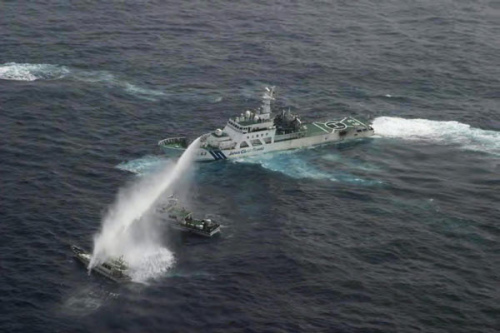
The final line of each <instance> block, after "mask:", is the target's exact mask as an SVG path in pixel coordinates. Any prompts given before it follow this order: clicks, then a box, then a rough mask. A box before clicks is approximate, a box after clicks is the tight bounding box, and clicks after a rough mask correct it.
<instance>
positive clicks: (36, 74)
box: [0, 62, 70, 81]
mask: <svg viewBox="0 0 500 333" xmlns="http://www.w3.org/2000/svg"><path fill="white" fill-rule="evenodd" d="M69 73H70V70H69V69H68V68H67V67H65V66H59V65H50V64H17V63H15V62H9V63H6V64H1V65H0V79H2V80H12V81H35V80H57V79H61V78H64V77H66V76H67V75H68V74H69Z"/></svg>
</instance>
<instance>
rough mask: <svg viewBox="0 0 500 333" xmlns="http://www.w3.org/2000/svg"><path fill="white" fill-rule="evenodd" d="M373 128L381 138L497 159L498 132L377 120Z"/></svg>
mask: <svg viewBox="0 0 500 333" xmlns="http://www.w3.org/2000/svg"><path fill="white" fill-rule="evenodd" d="M373 127H374V128H375V134H376V135H379V136H381V137H386V138H397V139H403V140H409V141H428V142H437V143H442V144H454V145H458V146H460V147H461V148H462V149H466V150H473V151H480V152H484V153H489V154H494V155H500V132H496V131H488V130H482V129H479V128H474V127H471V126H470V125H467V124H463V123H459V122H457V121H436V120H427V119H405V118H398V117H379V118H376V119H375V120H374V121H373Z"/></svg>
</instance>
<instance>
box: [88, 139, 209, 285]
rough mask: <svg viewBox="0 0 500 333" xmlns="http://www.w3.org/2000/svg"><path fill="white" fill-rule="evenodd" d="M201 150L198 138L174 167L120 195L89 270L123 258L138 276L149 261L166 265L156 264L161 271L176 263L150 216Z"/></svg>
mask: <svg viewBox="0 0 500 333" xmlns="http://www.w3.org/2000/svg"><path fill="white" fill-rule="evenodd" d="M198 147H199V139H196V140H195V141H194V142H193V143H192V144H191V145H190V146H189V147H188V148H187V149H186V151H185V152H184V153H183V154H182V156H181V157H180V159H179V160H178V161H177V163H176V164H175V165H174V166H171V165H169V166H167V167H166V168H165V169H163V170H161V171H160V172H158V173H156V174H153V175H150V176H148V177H144V178H141V179H139V180H138V182H137V183H135V184H133V185H132V186H131V187H128V188H125V189H123V190H121V191H120V192H119V194H118V197H117V200H116V201H115V203H114V204H113V206H112V207H111V208H110V210H109V211H108V214H107V215H106V217H105V218H104V220H103V223H102V229H101V231H100V233H99V234H97V235H96V236H95V238H94V251H93V254H92V259H91V261H90V263H89V269H90V268H92V267H95V266H96V265H98V264H100V263H102V262H104V261H106V260H107V259H109V258H114V257H120V256H123V257H124V259H125V260H126V261H127V263H128V264H129V267H130V268H131V270H133V271H134V270H135V271H136V272H137V274H139V275H141V274H142V273H144V272H142V273H140V272H138V271H141V268H144V265H145V264H146V263H147V262H153V263H156V264H158V263H160V264H162V265H163V266H162V265H156V266H158V267H159V270H160V271H162V270H163V269H164V268H165V265H167V266H170V265H171V264H172V263H173V254H172V253H171V252H170V251H168V250H167V249H165V248H162V247H161V240H160V239H158V235H159V233H158V230H157V227H156V226H155V223H154V221H152V219H151V216H150V215H148V214H147V213H148V211H149V210H150V209H151V208H152V207H153V205H154V204H155V202H156V201H157V200H158V198H159V197H160V196H161V195H162V194H163V193H164V192H173V185H174V184H175V182H176V181H177V180H179V179H180V178H182V176H183V174H185V172H186V171H187V170H188V169H189V167H190V166H191V165H192V162H193V157H194V153H195V152H196V149H197V148H198ZM162 267H163V268H162ZM167 268H168V267H167ZM147 269H149V268H146V270H147ZM142 275H144V274H142ZM146 275H147V274H146Z"/></svg>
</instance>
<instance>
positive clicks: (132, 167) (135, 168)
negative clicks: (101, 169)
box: [116, 155, 171, 176]
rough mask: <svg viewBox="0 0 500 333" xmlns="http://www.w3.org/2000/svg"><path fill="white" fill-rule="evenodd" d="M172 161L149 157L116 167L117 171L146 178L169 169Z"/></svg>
mask: <svg viewBox="0 0 500 333" xmlns="http://www.w3.org/2000/svg"><path fill="white" fill-rule="evenodd" d="M169 163H171V161H170V160H167V159H165V158H162V157H160V156H154V155H147V156H144V157H141V158H138V159H135V160H131V161H127V162H122V163H120V164H118V165H117V166H116V168H117V169H120V170H123V171H128V172H131V173H135V174H136V175H138V176H145V175H149V174H152V173H155V172H158V171H160V170H161V169H163V168H165V167H167V165H169Z"/></svg>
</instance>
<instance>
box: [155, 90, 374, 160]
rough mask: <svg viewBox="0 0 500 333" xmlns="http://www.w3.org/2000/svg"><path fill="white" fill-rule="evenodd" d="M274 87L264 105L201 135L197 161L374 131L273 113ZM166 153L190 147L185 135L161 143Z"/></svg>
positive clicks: (347, 122)
mask: <svg viewBox="0 0 500 333" xmlns="http://www.w3.org/2000/svg"><path fill="white" fill-rule="evenodd" d="M273 100H275V98H274V87H271V88H268V87H266V90H265V92H264V95H263V96H262V105H261V106H260V107H259V108H257V109H256V110H253V111H250V110H247V111H246V112H245V113H241V114H240V115H239V116H236V117H234V118H230V119H229V120H228V122H227V124H226V126H225V127H224V128H223V129H216V130H215V131H213V132H210V133H206V134H203V135H202V136H200V137H199V147H198V148H197V151H196V152H195V157H194V160H195V161H217V160H226V159H231V158H240V157H244V156H253V155H259V154H264V153H268V152H273V151H281V150H288V149H297V148H305V147H310V146H315V145H320V144H325V143H330V142H339V141H343V140H347V139H355V138H364V137H368V136H372V135H373V134H374V130H373V128H372V127H371V126H370V125H368V124H365V123H363V122H361V121H359V120H357V119H354V118H352V117H346V118H343V119H340V120H329V121H325V122H311V123H303V122H302V121H301V120H300V118H299V117H298V116H297V115H294V114H292V113H291V112H290V109H288V110H287V111H285V110H282V111H281V112H280V113H277V114H276V115H274V116H272V110H271V101H273ZM158 145H159V146H160V148H162V149H163V150H164V151H165V152H166V153H167V154H171V153H173V152H174V153H175V152H177V153H181V152H182V150H185V149H186V148H187V146H188V141H187V139H186V138H185V137H176V138H167V139H163V140H161V141H159V142H158Z"/></svg>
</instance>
